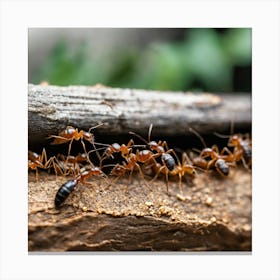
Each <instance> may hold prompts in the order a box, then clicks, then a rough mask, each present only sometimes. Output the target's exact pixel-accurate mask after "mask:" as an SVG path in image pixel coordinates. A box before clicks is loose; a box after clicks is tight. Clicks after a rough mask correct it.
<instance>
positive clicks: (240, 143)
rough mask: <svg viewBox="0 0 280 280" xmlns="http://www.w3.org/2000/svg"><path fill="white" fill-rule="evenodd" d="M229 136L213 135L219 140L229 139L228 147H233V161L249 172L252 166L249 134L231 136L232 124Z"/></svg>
mask: <svg viewBox="0 0 280 280" xmlns="http://www.w3.org/2000/svg"><path fill="white" fill-rule="evenodd" d="M230 131H231V135H222V134H219V133H216V132H215V133H214V134H215V135H216V136H218V137H220V138H229V140H228V144H227V145H228V147H233V155H234V158H235V161H236V162H238V161H240V160H241V161H242V163H243V166H244V167H245V168H246V169H247V170H249V171H250V166H251V165H252V143H251V140H250V137H249V134H245V135H242V134H233V122H232V123H231V129H230Z"/></svg>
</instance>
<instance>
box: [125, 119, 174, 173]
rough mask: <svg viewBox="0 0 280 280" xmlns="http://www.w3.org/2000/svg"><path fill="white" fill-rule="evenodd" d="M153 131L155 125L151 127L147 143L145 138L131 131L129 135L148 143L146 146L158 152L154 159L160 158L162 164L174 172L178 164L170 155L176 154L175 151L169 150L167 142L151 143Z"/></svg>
mask: <svg viewBox="0 0 280 280" xmlns="http://www.w3.org/2000/svg"><path fill="white" fill-rule="evenodd" d="M152 129H153V124H151V125H150V127H149V132H148V141H146V140H145V139H144V138H143V137H141V136H140V135H138V134H136V133H134V132H131V131H130V132H129V133H130V134H133V135H135V136H136V137H138V138H139V139H140V140H142V141H143V142H144V143H146V145H147V146H148V147H149V149H150V150H151V151H155V152H156V154H155V156H154V158H156V157H158V156H160V157H161V162H162V164H163V165H164V166H166V167H167V169H168V170H169V171H172V170H173V169H174V168H175V165H176V163H175V160H174V158H173V157H172V156H171V155H170V153H174V150H173V149H169V148H168V145H167V143H166V141H159V142H158V143H157V142H156V141H151V133H152ZM165 149H166V151H165ZM174 154H175V153H174Z"/></svg>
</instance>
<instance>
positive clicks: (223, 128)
mask: <svg viewBox="0 0 280 280" xmlns="http://www.w3.org/2000/svg"><path fill="white" fill-rule="evenodd" d="M232 121H234V127H235V129H236V130H238V129H247V130H248V131H249V130H250V126H251V96H250V95H241V94H238V95H220V96H217V95H214V94H192V93H177V92H176V93H175V92H157V91H148V90H136V89H119V88H109V87H104V86H103V87H102V86H93V87H89V86H68V87H58V86H42V85H32V84H30V85H29V86H28V134H29V144H36V143H39V144H40V143H43V142H44V141H45V139H46V137H47V136H49V135H51V134H57V133H58V132H59V131H61V130H62V129H64V128H65V127H66V126H67V125H72V126H74V127H77V128H79V129H85V130H88V129H89V128H90V127H92V126H94V125H96V124H97V123H106V125H104V126H102V127H100V128H98V131H100V133H102V134H106V135H111V136H112V135H118V134H121V133H122V134H125V133H127V132H128V131H134V132H137V133H141V134H142V135H146V134H147V131H148V127H149V125H150V124H151V123H153V124H154V127H155V129H154V131H153V135H157V134H158V135H159V134H160V135H161V136H177V135H187V134H188V133H189V131H188V127H189V126H191V127H193V128H195V129H196V130H197V131H199V132H201V133H204V134H207V133H210V132H211V133H212V132H214V131H216V132H223V133H227V134H228V133H229V126H230V123H231V122H232Z"/></svg>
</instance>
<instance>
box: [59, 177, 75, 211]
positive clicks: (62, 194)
mask: <svg viewBox="0 0 280 280" xmlns="http://www.w3.org/2000/svg"><path fill="white" fill-rule="evenodd" d="M77 184H78V181H77V180H75V179H74V180H69V181H67V182H66V183H64V184H63V185H62V186H61V187H60V188H59V190H58V191H57V193H56V196H55V200H54V204H55V207H56V208H58V207H60V206H61V204H62V203H63V202H64V201H65V200H66V198H67V197H68V196H69V194H70V193H71V192H72V191H73V190H74V188H75V187H76V185H77Z"/></svg>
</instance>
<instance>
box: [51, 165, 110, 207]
mask: <svg viewBox="0 0 280 280" xmlns="http://www.w3.org/2000/svg"><path fill="white" fill-rule="evenodd" d="M91 176H102V177H104V178H106V177H107V176H106V175H105V174H104V173H103V172H102V170H101V169H100V168H99V167H96V166H93V167H91V168H89V169H87V170H84V171H82V172H81V174H80V175H79V176H77V177H76V178H75V179H72V180H69V181H67V182H66V183H64V184H63V185H62V186H61V187H60V188H59V189H58V191H57V193H56V196H55V200H54V204H55V207H56V208H58V207H60V206H61V204H62V203H63V202H64V201H65V200H66V198H67V197H68V196H69V194H70V193H71V192H72V191H73V190H74V188H75V187H76V186H77V184H78V183H81V182H84V181H85V180H86V179H88V178H90V177H91Z"/></svg>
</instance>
